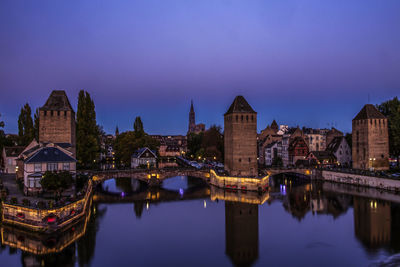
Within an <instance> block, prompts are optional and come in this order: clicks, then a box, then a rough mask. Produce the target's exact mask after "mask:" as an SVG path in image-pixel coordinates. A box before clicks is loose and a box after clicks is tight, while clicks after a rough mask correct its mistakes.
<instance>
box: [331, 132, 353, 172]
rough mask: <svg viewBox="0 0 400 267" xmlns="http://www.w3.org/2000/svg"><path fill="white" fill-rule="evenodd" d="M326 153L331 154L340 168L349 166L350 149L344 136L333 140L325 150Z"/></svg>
mask: <svg viewBox="0 0 400 267" xmlns="http://www.w3.org/2000/svg"><path fill="white" fill-rule="evenodd" d="M326 151H330V152H331V153H333V154H334V155H335V157H336V159H337V162H338V163H339V164H340V165H341V166H344V167H350V166H351V148H350V146H349V144H348V143H347V141H346V138H344V136H339V137H335V138H333V140H332V142H331V143H330V144H329V145H328V147H327V148H326Z"/></svg>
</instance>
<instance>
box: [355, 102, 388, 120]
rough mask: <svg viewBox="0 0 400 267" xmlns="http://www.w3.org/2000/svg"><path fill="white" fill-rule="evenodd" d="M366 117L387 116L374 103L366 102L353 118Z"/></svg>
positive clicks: (382, 117)
mask: <svg viewBox="0 0 400 267" xmlns="http://www.w3.org/2000/svg"><path fill="white" fill-rule="evenodd" d="M366 119H386V117H385V116H384V115H383V114H382V113H380V112H379V110H378V109H377V108H376V107H375V106H374V105H372V104H366V105H365V106H364V107H363V108H362V109H361V111H360V112H359V113H358V114H357V116H355V117H354V119H353V120H366Z"/></svg>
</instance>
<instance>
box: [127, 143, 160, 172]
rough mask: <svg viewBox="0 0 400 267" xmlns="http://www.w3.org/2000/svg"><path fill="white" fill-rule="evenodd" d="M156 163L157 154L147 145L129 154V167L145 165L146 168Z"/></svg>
mask: <svg viewBox="0 0 400 267" xmlns="http://www.w3.org/2000/svg"><path fill="white" fill-rule="evenodd" d="M156 165H157V155H156V153H155V152H154V151H152V150H150V149H149V148H148V147H144V148H141V149H138V150H137V151H135V153H133V154H132V156H131V168H137V167H139V166H146V167H147V168H150V167H155V166H156Z"/></svg>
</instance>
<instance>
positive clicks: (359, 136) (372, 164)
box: [352, 119, 389, 170]
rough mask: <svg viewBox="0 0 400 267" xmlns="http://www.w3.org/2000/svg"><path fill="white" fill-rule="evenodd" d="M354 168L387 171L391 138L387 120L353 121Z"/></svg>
mask: <svg viewBox="0 0 400 267" xmlns="http://www.w3.org/2000/svg"><path fill="white" fill-rule="evenodd" d="M352 138H353V148H352V156H353V168H355V169H369V168H373V169H375V170H387V169H388V168H389V136H388V125H387V119H364V120H354V121H353V131H352Z"/></svg>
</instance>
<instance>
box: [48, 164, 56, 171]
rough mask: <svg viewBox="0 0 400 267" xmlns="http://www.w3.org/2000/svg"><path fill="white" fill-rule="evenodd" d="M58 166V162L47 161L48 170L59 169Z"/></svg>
mask: <svg viewBox="0 0 400 267" xmlns="http://www.w3.org/2000/svg"><path fill="white" fill-rule="evenodd" d="M57 167H58V166H57V163H53V162H51V163H47V170H48V171H57V169H58V168H57Z"/></svg>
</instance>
